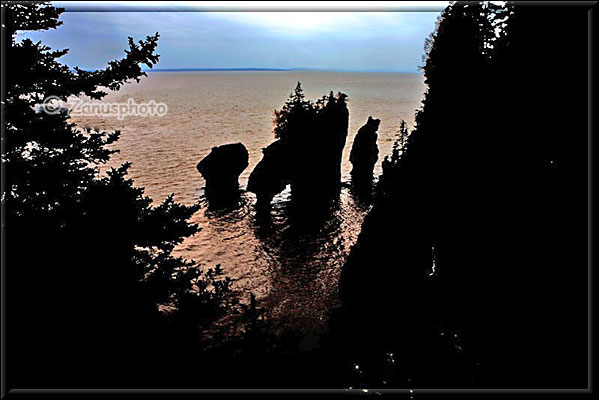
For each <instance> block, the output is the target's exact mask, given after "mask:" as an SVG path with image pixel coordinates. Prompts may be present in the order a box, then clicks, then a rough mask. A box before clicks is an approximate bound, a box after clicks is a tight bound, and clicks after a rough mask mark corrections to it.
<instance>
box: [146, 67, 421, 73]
mask: <svg viewBox="0 0 599 400" xmlns="http://www.w3.org/2000/svg"><path fill="white" fill-rule="evenodd" d="M254 71H256V72H259V71H265V72H345V73H367V74H375V73H376V74H421V73H420V72H404V71H344V70H334V69H310V68H292V69H284V68H155V69H144V70H143V72H254Z"/></svg>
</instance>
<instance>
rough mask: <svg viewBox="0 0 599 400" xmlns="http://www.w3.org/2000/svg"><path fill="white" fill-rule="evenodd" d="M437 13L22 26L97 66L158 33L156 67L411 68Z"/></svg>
mask: <svg viewBox="0 0 599 400" xmlns="http://www.w3.org/2000/svg"><path fill="white" fill-rule="evenodd" d="M438 15H439V12H65V13H64V14H63V15H62V17H61V18H62V20H63V21H64V24H63V25H62V26H61V27H59V28H58V29H56V30H50V31H44V32H27V33H26V36H27V37H31V38H32V39H33V40H43V41H44V43H46V44H48V45H49V46H51V47H53V48H69V49H70V50H71V51H70V53H69V54H68V55H66V56H64V57H63V59H62V60H61V61H63V62H65V63H66V64H68V65H70V66H75V65H77V66H80V67H82V68H87V69H96V68H101V67H103V66H105V65H106V62H107V61H109V60H113V59H116V58H120V57H122V56H123V50H124V49H125V48H126V47H127V36H132V37H134V38H135V39H136V40H137V39H143V38H145V36H147V35H151V34H154V33H155V32H159V33H160V35H161V37H160V40H159V46H158V53H159V54H161V58H160V62H159V64H158V65H157V67H158V68H208V67H215V68H245V67H265V68H314V69H332V70H363V71H366V70H378V71H381V70H384V71H404V72H416V71H417V70H418V66H419V65H420V63H421V58H422V54H423V43H424V40H425V38H426V37H427V36H428V35H429V34H430V33H431V32H432V30H433V29H434V26H435V21H436V19H437V17H438Z"/></svg>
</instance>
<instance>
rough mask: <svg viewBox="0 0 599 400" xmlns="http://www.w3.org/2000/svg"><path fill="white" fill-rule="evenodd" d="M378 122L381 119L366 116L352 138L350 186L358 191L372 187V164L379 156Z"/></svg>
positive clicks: (369, 189)
mask: <svg viewBox="0 0 599 400" xmlns="http://www.w3.org/2000/svg"><path fill="white" fill-rule="evenodd" d="M380 123H381V120H379V119H373V118H372V116H370V117H368V121H366V124H365V125H364V126H362V127H361V128H360V129H359V130H358V133H357V134H356V138H355V139H354V144H353V146H352V149H351V153H350V155H349V161H350V162H351V163H352V166H353V168H352V171H351V177H352V186H353V188H354V189H355V190H356V191H357V192H358V193H367V192H368V193H369V192H370V191H371V189H372V178H373V171H374V165H375V164H376V161H377V160H378V157H379V148H378V146H377V138H378V134H377V130H378V129H379V125H380Z"/></svg>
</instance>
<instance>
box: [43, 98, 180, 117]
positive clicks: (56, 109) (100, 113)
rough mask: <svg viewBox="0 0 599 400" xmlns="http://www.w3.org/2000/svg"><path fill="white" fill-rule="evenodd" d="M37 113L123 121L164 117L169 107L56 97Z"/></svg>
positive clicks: (153, 103)
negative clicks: (126, 119)
mask: <svg viewBox="0 0 599 400" xmlns="http://www.w3.org/2000/svg"><path fill="white" fill-rule="evenodd" d="M32 108H33V109H34V110H35V111H36V112H43V113H46V114H48V115H56V114H58V113H60V112H63V111H64V110H67V111H68V113H69V115H70V116H71V117H73V116H84V117H116V118H118V119H119V120H122V119H123V118H125V117H164V116H165V115H166V114H167V113H168V106H167V105H166V104H164V103H157V102H156V101H154V100H150V101H148V102H147V103H137V102H136V101H135V100H133V99H131V98H130V99H128V100H127V101H126V102H124V103H105V102H87V101H84V100H82V99H80V98H78V97H70V98H69V99H68V100H67V101H66V102H65V101H62V100H61V99H60V98H58V97H56V96H48V97H46V98H45V99H44V101H43V102H42V103H41V104H39V105H38V106H36V107H32Z"/></svg>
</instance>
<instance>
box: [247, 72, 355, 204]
mask: <svg viewBox="0 0 599 400" xmlns="http://www.w3.org/2000/svg"><path fill="white" fill-rule="evenodd" d="M345 99H346V95H344V94H343V93H338V94H337V95H334V94H333V92H331V93H330V94H329V95H328V96H323V97H322V98H321V99H319V100H318V101H316V102H311V101H306V100H304V95H303V91H302V89H301V85H300V84H299V83H298V85H297V87H296V89H295V93H293V94H292V95H291V97H290V99H289V100H288V101H287V103H286V104H285V106H284V107H283V108H282V109H281V110H279V111H276V112H275V137H276V139H277V140H275V141H274V142H273V143H271V144H270V145H269V146H268V147H267V148H265V149H264V150H263V152H264V157H263V159H262V161H260V163H259V164H258V165H257V166H256V168H255V169H254V171H252V174H251V175H250V181H249V184H248V191H250V192H254V193H256V195H257V197H258V202H257V206H259V207H260V208H262V209H264V208H268V207H269V205H270V202H271V200H272V198H273V196H274V195H276V194H277V193H279V192H281V191H282V190H283V189H284V188H285V187H286V186H287V184H289V185H290V186H291V200H292V203H293V204H294V206H295V209H297V210H313V209H314V208H315V207H320V206H326V205H327V204H329V200H331V199H332V198H334V197H335V196H338V194H339V191H340V189H341V156H342V154H343V148H344V146H345V141H346V138H347V129H348V124H349V111H348V109H347V104H346V102H345Z"/></svg>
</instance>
